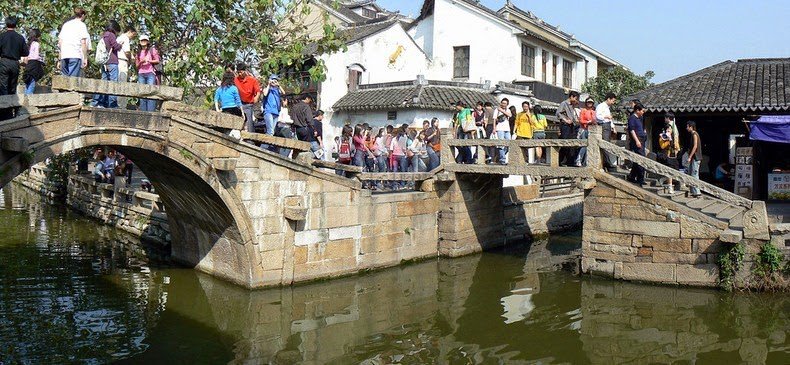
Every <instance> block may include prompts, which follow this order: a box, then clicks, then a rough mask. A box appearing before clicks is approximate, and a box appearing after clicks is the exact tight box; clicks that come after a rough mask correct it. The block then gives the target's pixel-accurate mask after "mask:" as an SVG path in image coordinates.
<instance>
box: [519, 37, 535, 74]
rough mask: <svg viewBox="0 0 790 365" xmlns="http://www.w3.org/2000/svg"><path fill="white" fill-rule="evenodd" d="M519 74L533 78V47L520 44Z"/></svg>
mask: <svg viewBox="0 0 790 365" xmlns="http://www.w3.org/2000/svg"><path fill="white" fill-rule="evenodd" d="M521 74H522V75H524V76H529V77H535V47H531V46H528V45H526V44H521Z"/></svg>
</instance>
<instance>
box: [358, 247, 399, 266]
mask: <svg viewBox="0 0 790 365" xmlns="http://www.w3.org/2000/svg"><path fill="white" fill-rule="evenodd" d="M400 260H401V256H400V251H399V250H386V251H375V252H369V253H365V254H363V255H360V256H359V261H360V268H363V269H373V268H378V267H387V266H394V265H397V264H398V263H399V262H400Z"/></svg>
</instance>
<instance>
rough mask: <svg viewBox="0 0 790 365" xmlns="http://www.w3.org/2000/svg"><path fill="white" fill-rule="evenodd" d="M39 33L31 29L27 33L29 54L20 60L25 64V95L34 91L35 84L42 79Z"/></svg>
mask: <svg viewBox="0 0 790 365" xmlns="http://www.w3.org/2000/svg"><path fill="white" fill-rule="evenodd" d="M39 39H41V31H40V30H39V29H38V28H33V29H31V30H30V32H28V48H29V49H30V52H29V53H28V55H27V57H25V58H23V59H22V63H24V64H25V75H24V77H23V78H22V80H23V81H24V82H25V94H32V93H33V92H34V91H35V90H36V82H37V81H38V80H41V78H43V77H44V55H42V54H41V44H40V43H39Z"/></svg>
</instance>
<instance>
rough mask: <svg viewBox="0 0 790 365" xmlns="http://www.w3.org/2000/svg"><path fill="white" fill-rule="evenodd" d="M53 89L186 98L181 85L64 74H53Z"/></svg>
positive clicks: (157, 97)
mask: <svg viewBox="0 0 790 365" xmlns="http://www.w3.org/2000/svg"><path fill="white" fill-rule="evenodd" d="M52 89H54V90H67V91H76V92H78V93H87V94H107V95H120V96H129V97H134V98H144V99H156V100H181V99H183V98H184V89H182V88H180V87H170V86H155V85H144V84H138V83H134V82H113V81H107V80H98V79H88V78H83V77H69V76H63V75H55V76H52Z"/></svg>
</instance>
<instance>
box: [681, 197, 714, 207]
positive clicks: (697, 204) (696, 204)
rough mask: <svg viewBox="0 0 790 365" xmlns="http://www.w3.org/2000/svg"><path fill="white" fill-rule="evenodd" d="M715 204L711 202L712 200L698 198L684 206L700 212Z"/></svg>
mask: <svg viewBox="0 0 790 365" xmlns="http://www.w3.org/2000/svg"><path fill="white" fill-rule="evenodd" d="M715 203H716V201H715V200H713V199H708V198H702V197H700V198H694V199H693V200H691V201H690V202H688V203H686V206H688V207H689V208H691V209H696V210H702V209H705V208H706V207H708V206H709V205H712V204H715Z"/></svg>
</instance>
